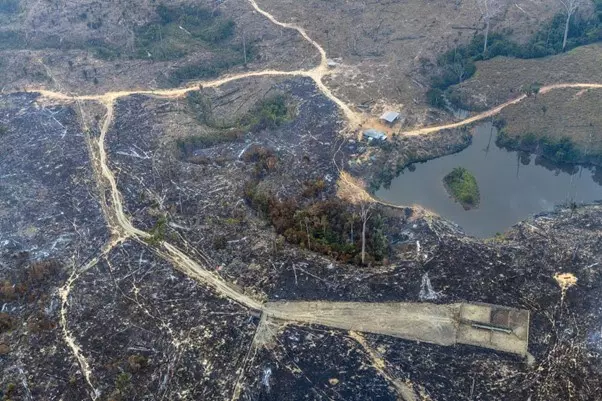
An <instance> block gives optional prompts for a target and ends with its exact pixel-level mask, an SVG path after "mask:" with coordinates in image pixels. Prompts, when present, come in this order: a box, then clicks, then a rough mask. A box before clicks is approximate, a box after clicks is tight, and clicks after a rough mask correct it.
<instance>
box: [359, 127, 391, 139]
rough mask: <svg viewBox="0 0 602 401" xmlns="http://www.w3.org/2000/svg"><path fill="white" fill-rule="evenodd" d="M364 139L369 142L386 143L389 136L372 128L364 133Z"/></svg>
mask: <svg viewBox="0 0 602 401" xmlns="http://www.w3.org/2000/svg"><path fill="white" fill-rule="evenodd" d="M364 139H366V140H367V141H386V140H387V134H385V133H384V132H382V131H379V130H376V129H374V128H370V129H368V130H366V131H364Z"/></svg>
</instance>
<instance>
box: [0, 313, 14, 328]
mask: <svg viewBox="0 0 602 401" xmlns="http://www.w3.org/2000/svg"><path fill="white" fill-rule="evenodd" d="M14 327H15V319H13V318H12V317H11V316H10V315H9V314H8V313H4V312H0V333H4V332H5V331H10V330H12V329H13V328H14Z"/></svg>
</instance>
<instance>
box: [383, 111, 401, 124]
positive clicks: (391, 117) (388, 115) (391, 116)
mask: <svg viewBox="0 0 602 401" xmlns="http://www.w3.org/2000/svg"><path fill="white" fill-rule="evenodd" d="M398 118H399V113H398V112H396V111H387V112H385V113H384V114H383V115H382V116H380V119H381V120H385V121H386V122H388V123H393V122H395V120H397V119H398Z"/></svg>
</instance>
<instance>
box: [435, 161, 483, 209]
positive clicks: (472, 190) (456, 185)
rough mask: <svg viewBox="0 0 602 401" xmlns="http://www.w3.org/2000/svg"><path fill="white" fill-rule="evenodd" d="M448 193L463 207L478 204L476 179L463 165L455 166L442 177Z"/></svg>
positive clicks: (471, 206)
mask: <svg viewBox="0 0 602 401" xmlns="http://www.w3.org/2000/svg"><path fill="white" fill-rule="evenodd" d="M443 182H444V183H445V187H446V188H447V190H448V191H449V193H450V195H451V196H452V197H453V198H454V199H455V200H457V201H458V202H460V203H461V204H462V206H463V207H464V208H465V209H470V208H475V207H477V206H478V205H479V201H480V194H479V186H478V185H477V180H476V178H475V177H474V175H472V174H471V173H470V172H469V171H468V170H466V169H465V168H464V167H456V168H454V169H453V170H452V171H451V173H449V174H448V175H446V176H445V177H444V178H443Z"/></svg>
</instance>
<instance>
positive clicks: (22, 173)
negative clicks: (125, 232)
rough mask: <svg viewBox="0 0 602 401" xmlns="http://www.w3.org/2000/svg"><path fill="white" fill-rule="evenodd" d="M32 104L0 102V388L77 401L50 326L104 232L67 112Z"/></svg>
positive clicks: (75, 378) (81, 392) (78, 133)
mask: <svg viewBox="0 0 602 401" xmlns="http://www.w3.org/2000/svg"><path fill="white" fill-rule="evenodd" d="M36 98H37V96H36V95H35V94H15V95H10V96H3V97H2V100H1V101H2V127H3V128H2V133H1V134H0V144H1V146H0V285H1V287H0V304H1V305H2V312H1V315H2V320H3V324H2V326H3V327H2V329H1V330H0V344H1V345H0V348H2V352H1V355H0V370H1V371H2V374H1V375H0V377H1V379H0V389H1V390H0V391H2V394H3V395H5V396H6V397H10V398H12V399H54V398H56V397H59V396H60V395H64V396H65V397H68V398H72V399H82V398H84V397H86V389H85V384H84V381H83V379H82V377H81V375H80V374H79V368H78V367H77V365H76V364H75V363H74V361H73V360H72V359H71V358H72V355H71V351H70V350H69V349H68V347H67V344H66V343H65V342H64V339H63V336H62V332H61V330H60V327H59V319H60V316H59V315H60V299H59V296H58V288H59V287H60V286H62V285H63V283H64V281H65V280H66V278H67V277H68V276H69V274H70V272H71V270H72V269H73V268H74V267H75V266H79V265H81V264H84V263H85V262H86V261H87V260H89V259H90V258H92V257H93V256H95V255H96V254H97V253H98V252H99V249H100V248H101V247H102V246H103V245H104V243H105V242H106V241H107V239H108V230H107V228H106V225H105V221H104V217H103V214H102V211H101V208H100V204H99V196H98V192H97V189H96V185H95V181H94V177H93V173H92V169H91V167H90V165H89V154H88V145H87V141H86V136H85V135H86V134H85V133H84V132H82V130H81V128H80V127H79V125H78V122H77V119H76V115H75V113H74V111H73V110H72V109H71V108H69V107H44V106H42V105H40V104H38V103H36V102H35V101H36ZM17 383H18V386H17V387H16V388H15V389H14V390H12V392H10V394H9V393H8V392H7V390H8V389H9V388H11V387H13V386H15V385H16V384H17Z"/></svg>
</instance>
